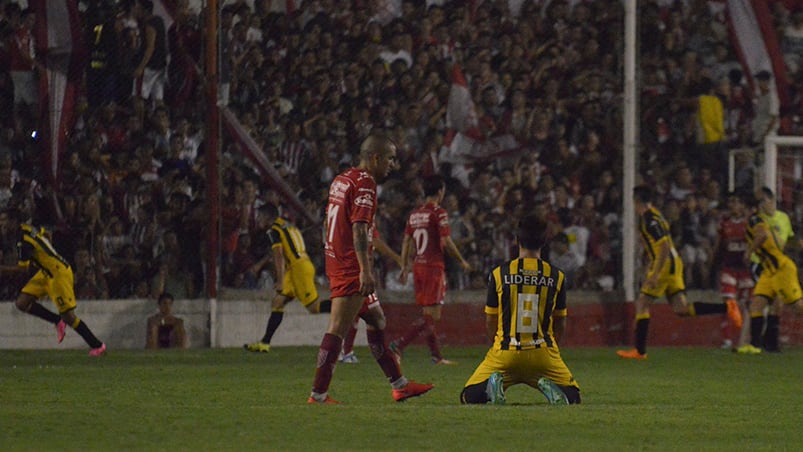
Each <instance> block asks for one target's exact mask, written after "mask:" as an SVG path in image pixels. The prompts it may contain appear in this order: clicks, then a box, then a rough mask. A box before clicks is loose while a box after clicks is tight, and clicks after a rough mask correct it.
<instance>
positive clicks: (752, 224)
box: [738, 198, 803, 354]
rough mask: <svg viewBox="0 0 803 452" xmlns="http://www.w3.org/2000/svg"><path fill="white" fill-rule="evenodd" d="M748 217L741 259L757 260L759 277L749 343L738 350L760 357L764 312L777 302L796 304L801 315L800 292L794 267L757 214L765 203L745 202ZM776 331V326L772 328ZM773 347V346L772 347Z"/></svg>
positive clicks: (752, 304)
mask: <svg viewBox="0 0 803 452" xmlns="http://www.w3.org/2000/svg"><path fill="white" fill-rule="evenodd" d="M747 202H748V203H749V204H750V205H751V206H752V214H751V215H750V218H749V219H748V220H747V241H748V243H749V246H748V249H747V251H746V253H745V258H746V259H747V258H749V257H750V256H751V255H752V254H755V255H756V256H758V258H759V260H760V263H761V274H760V275H759V277H758V281H756V287H755V288H754V289H753V297H752V298H751V299H750V343H749V344H745V345H743V346H741V347H739V349H738V351H739V352H740V353H747V354H758V353H761V346H762V331H763V330H764V329H765V328H764V308H765V307H767V305H768V304H772V303H773V302H774V301H775V300H776V299H780V300H781V301H782V302H783V303H784V304H796V305H797V307H798V311H803V290H801V288H800V281H799V280H798V273H797V266H796V265H795V263H794V261H792V259H790V258H789V257H788V256H786V255H785V254H784V253H783V242H782V241H781V239H780V238H779V236H778V234H777V232H776V230H775V228H773V227H772V225H771V223H770V221H769V219H768V217H767V215H766V212H761V211H759V210H757V207H758V206H759V204H763V203H764V202H765V201H760V200H758V199H753V198H751V199H748V200H747ZM776 327H777V325H776ZM775 345H776V346H777V344H775Z"/></svg>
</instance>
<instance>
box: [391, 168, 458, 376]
mask: <svg viewBox="0 0 803 452" xmlns="http://www.w3.org/2000/svg"><path fill="white" fill-rule="evenodd" d="M445 192H446V186H445V185H444V183H443V179H442V178H440V177H439V176H434V177H430V178H428V179H426V180H424V196H425V197H426V199H425V201H424V205H422V206H421V207H418V208H417V209H415V210H413V211H412V213H410V217H409V219H408V220H407V226H406V227H405V228H404V241H403V243H402V253H401V255H402V269H401V273H399V281H400V282H401V283H402V284H406V283H407V273H408V271H409V269H410V261H411V259H410V257H411V256H414V258H413V286H414V287H415V302H416V304H417V305H419V306H421V310H422V315H421V318H420V319H418V320H417V321H416V322H415V323H413V325H412V327H411V328H410V329H409V330H408V331H407V332H406V333H404V335H402V337H400V338H399V339H397V340H395V341H393V342H391V343H390V348H391V350H393V351H394V352H395V353H396V354H398V355H400V356H401V353H402V351H403V350H404V348H405V347H406V346H407V345H408V344H410V342H412V341H413V340H415V338H417V337H418V336H419V335H421V334H422V333H423V334H425V335H426V339H427V345H428V346H429V352H430V355H431V356H432V362H433V363H435V364H455V363H454V362H452V361H449V360H448V359H444V358H443V355H441V351H440V345H439V344H438V335H437V333H436V331H435V322H437V321H438V320H440V318H441V310H442V308H443V299H444V297H445V295H446V275H445V273H444V266H445V264H444V259H443V258H444V255H443V253H444V251H447V252H449V254H451V255H452V256H454V257H455V258H456V259H457V260H458V261H459V262H460V266H461V267H463V270H464V271H469V270H471V265H469V263H468V262H467V261H466V260H465V259H463V256H462V255H461V254H460V250H458V249H457V246H456V245H455V244H454V241H452V237H451V229H450V227H449V213H448V212H447V211H446V209H444V208H443V207H441V206H440V202H441V201H442V200H443V195H444V194H445ZM413 251H414V253H413Z"/></svg>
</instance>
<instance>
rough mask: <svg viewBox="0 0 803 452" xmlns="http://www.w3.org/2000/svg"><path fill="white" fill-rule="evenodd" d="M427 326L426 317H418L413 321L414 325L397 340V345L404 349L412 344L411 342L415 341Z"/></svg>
mask: <svg viewBox="0 0 803 452" xmlns="http://www.w3.org/2000/svg"><path fill="white" fill-rule="evenodd" d="M426 328H427V322H426V320H424V319H418V320H416V321H415V322H414V323H413V326H412V327H411V328H410V329H409V330H407V332H406V333H404V334H403V335H402V337H400V338H399V339H398V340H396V345H398V346H399V348H400V349H402V350H404V348H405V347H407V346H408V345H410V342H413V341H414V340H415V338H417V337H418V336H420V335H421V333H422V332H423V331H424V330H425V329H426Z"/></svg>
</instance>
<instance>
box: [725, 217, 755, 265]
mask: <svg viewBox="0 0 803 452" xmlns="http://www.w3.org/2000/svg"><path fill="white" fill-rule="evenodd" d="M746 231H747V221H746V220H745V218H737V219H733V218H725V219H724V220H722V221H721V222H720V223H719V231H718V233H719V237H720V240H719V248H720V256H721V259H720V263H721V264H722V267H723V268H733V269H739V268H748V267H747V264H746V263H745V262H744V252H745V251H746V250H747V232H746Z"/></svg>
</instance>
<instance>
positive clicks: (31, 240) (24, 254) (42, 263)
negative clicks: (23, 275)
mask: <svg viewBox="0 0 803 452" xmlns="http://www.w3.org/2000/svg"><path fill="white" fill-rule="evenodd" d="M49 236H50V234H49V233H48V232H47V231H46V230H45V228H37V227H36V226H32V225H29V224H21V225H20V238H19V241H18V242H17V259H18V261H19V262H18V265H19V266H21V267H27V266H29V265H33V266H34V267H36V268H38V269H40V270H42V272H43V273H44V274H45V275H47V276H48V277H51V278H52V277H53V276H54V275H56V274H57V273H58V272H59V271H60V270H62V269H65V268H69V267H70V264H69V263H68V262H67V260H66V259H64V258H63V257H61V256H60V255H59V253H58V252H56V249H55V248H53V245H52V244H51V243H50V239H49Z"/></svg>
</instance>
